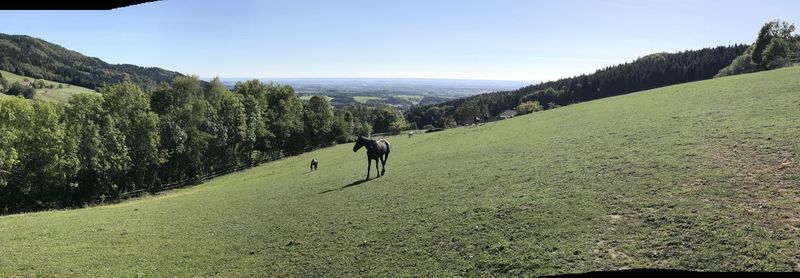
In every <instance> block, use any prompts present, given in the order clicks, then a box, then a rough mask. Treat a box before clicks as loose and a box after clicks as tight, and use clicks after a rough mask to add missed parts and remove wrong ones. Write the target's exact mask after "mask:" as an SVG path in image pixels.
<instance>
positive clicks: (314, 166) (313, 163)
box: [311, 157, 319, 171]
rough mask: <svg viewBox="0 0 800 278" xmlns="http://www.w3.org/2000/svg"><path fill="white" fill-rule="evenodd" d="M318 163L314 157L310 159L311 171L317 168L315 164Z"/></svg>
mask: <svg viewBox="0 0 800 278" xmlns="http://www.w3.org/2000/svg"><path fill="white" fill-rule="evenodd" d="M318 163H319V161H317V158H316V157H315V158H314V159H312V160H311V171H314V170H317V164H318Z"/></svg>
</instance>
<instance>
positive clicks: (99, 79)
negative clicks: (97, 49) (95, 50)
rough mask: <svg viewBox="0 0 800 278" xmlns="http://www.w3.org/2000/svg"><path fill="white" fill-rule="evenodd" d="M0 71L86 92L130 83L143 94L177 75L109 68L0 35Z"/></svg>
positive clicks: (129, 67) (121, 66)
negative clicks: (61, 84) (74, 87)
mask: <svg viewBox="0 0 800 278" xmlns="http://www.w3.org/2000/svg"><path fill="white" fill-rule="evenodd" d="M0 70H5V71H8V72H12V73H15V74H18V75H23V76H29V77H32V78H41V79H47V80H52V81H56V82H62V83H67V84H72V85H77V86H82V87H86V88H91V89H94V88H97V87H99V86H101V85H102V84H103V83H106V84H112V83H117V82H120V81H122V80H124V79H125V78H128V79H130V80H131V81H133V82H134V83H136V84H138V85H139V86H141V87H142V88H144V89H146V90H150V89H154V88H155V87H156V86H158V84H159V83H161V82H170V81H172V80H173V79H175V77H177V76H182V74H181V73H178V72H175V71H169V70H165V69H161V68H157V67H140V66H136V65H128V64H109V63H106V62H104V61H103V60H100V59H98V58H95V57H88V56H85V55H83V54H81V53H78V52H75V51H72V50H69V49H66V48H64V47H62V46H60V45H57V44H53V43H50V42H47V41H45V40H42V39H38V38H34V37H30V36H24V35H7V34H0Z"/></svg>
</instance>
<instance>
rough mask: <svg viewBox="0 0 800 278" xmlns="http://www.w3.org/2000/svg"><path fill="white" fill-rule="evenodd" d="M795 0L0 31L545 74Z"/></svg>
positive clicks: (173, 17)
mask: <svg viewBox="0 0 800 278" xmlns="http://www.w3.org/2000/svg"><path fill="white" fill-rule="evenodd" d="M798 11H800V1H702V0H695V1H683V0H670V1H665V0H658V1H636V0H608V1H555V0H553V1H535V0H485V1H483V0H453V1H451V0H440V1H437V0H423V1H417V0H391V1H390V0H387V1H378V0H365V1H359V0H330V1H317V0H313V1H306V0H294V1H291V0H287V1H255V0H253V1H250V0H247V1H233V0H230V1H202V0H201V1H187V0H167V1H161V2H156V3H147V4H141V5H137V6H132V7H127V8H122V9H116V10H112V11H0V18H1V19H2V21H3V23H2V24H0V32H2V33H7V34H25V35H30V36H34V37H39V38H42V39H45V40H47V41H50V42H53V43H56V44H59V45H61V46H64V47H66V48H68V49H72V50H76V51H78V52H81V53H83V54H85V55H88V56H94V57H98V58H100V59H103V60H105V61H106V62H110V63H129V64H136V65H142V66H157V67H162V68H166V69H170V70H176V71H179V72H182V73H186V74H196V75H199V76H201V77H213V76H221V77H415V78H456V79H498V80H526V81H533V80H537V81H541V80H551V79H557V78H560V77H568V76H572V75H577V74H581V73H591V72H593V71H594V70H596V69H598V68H602V67H605V66H609V65H614V64H617V63H622V62H626V61H630V60H633V59H635V58H637V57H640V56H643V55H647V54H650V53H653V52H660V51H669V52H673V51H680V50H687V49H697V48H702V47H707V46H716V45H729V44H735V43H752V42H753V41H754V40H755V37H756V33H757V32H758V29H759V28H760V27H761V25H763V24H764V23H765V22H767V21H769V20H772V19H782V20H785V21H789V22H794V23H800V13H798Z"/></svg>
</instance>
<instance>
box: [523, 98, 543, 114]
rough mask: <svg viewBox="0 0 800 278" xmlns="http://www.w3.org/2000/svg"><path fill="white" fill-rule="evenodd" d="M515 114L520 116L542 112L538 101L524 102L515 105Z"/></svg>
mask: <svg viewBox="0 0 800 278" xmlns="http://www.w3.org/2000/svg"><path fill="white" fill-rule="evenodd" d="M516 109H517V112H518V113H519V114H521V115H525V114H529V113H533V112H539V111H542V110H544V107H542V105H541V104H539V102H538V101H526V102H523V103H520V104H519V105H517V108H516Z"/></svg>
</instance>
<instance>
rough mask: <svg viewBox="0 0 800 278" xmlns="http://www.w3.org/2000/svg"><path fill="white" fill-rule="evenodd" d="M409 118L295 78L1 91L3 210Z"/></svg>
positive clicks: (398, 125) (176, 176) (255, 157)
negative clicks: (41, 94) (311, 92)
mask: <svg viewBox="0 0 800 278" xmlns="http://www.w3.org/2000/svg"><path fill="white" fill-rule="evenodd" d="M406 127H407V124H406V122H405V118H404V117H403V114H402V113H401V112H399V111H398V110H397V109H395V108H393V107H389V106H380V107H366V106H353V107H347V108H344V109H334V108H333V106H332V105H331V104H330V102H329V101H328V100H327V99H326V98H325V97H321V96H314V97H312V98H311V99H310V100H308V101H304V100H302V99H300V98H299V97H298V95H297V94H295V91H294V90H293V89H292V87H290V86H285V85H276V84H272V83H270V84H264V83H261V82H259V81H257V80H252V81H247V82H239V83H237V84H236V85H235V87H234V88H233V90H229V89H227V88H226V87H225V86H223V85H222V83H221V82H220V81H219V80H218V79H215V80H213V81H212V82H201V81H200V80H199V79H198V78H197V77H185V76H181V77H177V78H175V79H174V81H173V82H171V83H162V84H161V85H159V87H158V88H157V89H155V90H153V91H151V92H146V91H145V90H142V89H141V88H140V87H139V86H138V85H136V84H134V83H133V82H131V81H123V82H121V83H118V84H114V85H110V86H105V87H103V88H102V89H101V90H100V94H78V95H75V96H73V97H72V98H71V99H70V100H69V102H68V103H65V104H59V103H51V102H45V101H37V100H26V99H23V98H21V97H3V98H0V213H12V212H19V211H30V210H39V209H48V208H61V207H70V206H81V205H83V204H86V203H92V202H95V201H97V200H103V199H106V200H110V199H116V198H119V197H120V196H121V195H122V194H125V193H126V192H131V191H134V190H150V191H153V190H157V189H159V188H161V187H162V186H164V185H165V184H169V183H173V182H177V181H183V180H187V179H192V178H196V177H199V176H203V175H206V174H209V173H215V172H217V171H221V170H224V169H229V168H232V167H239V166H247V165H253V163H255V162H257V161H261V160H264V159H275V158H279V157H283V156H286V155H294V154H299V153H302V152H306V151H309V150H313V149H316V148H321V147H325V146H330V145H332V144H335V143H344V142H350V141H353V140H354V139H355V136H357V135H363V136H368V135H370V134H371V133H373V132H392V131H394V132H398V131H399V130H402V129H405V128H406Z"/></svg>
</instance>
